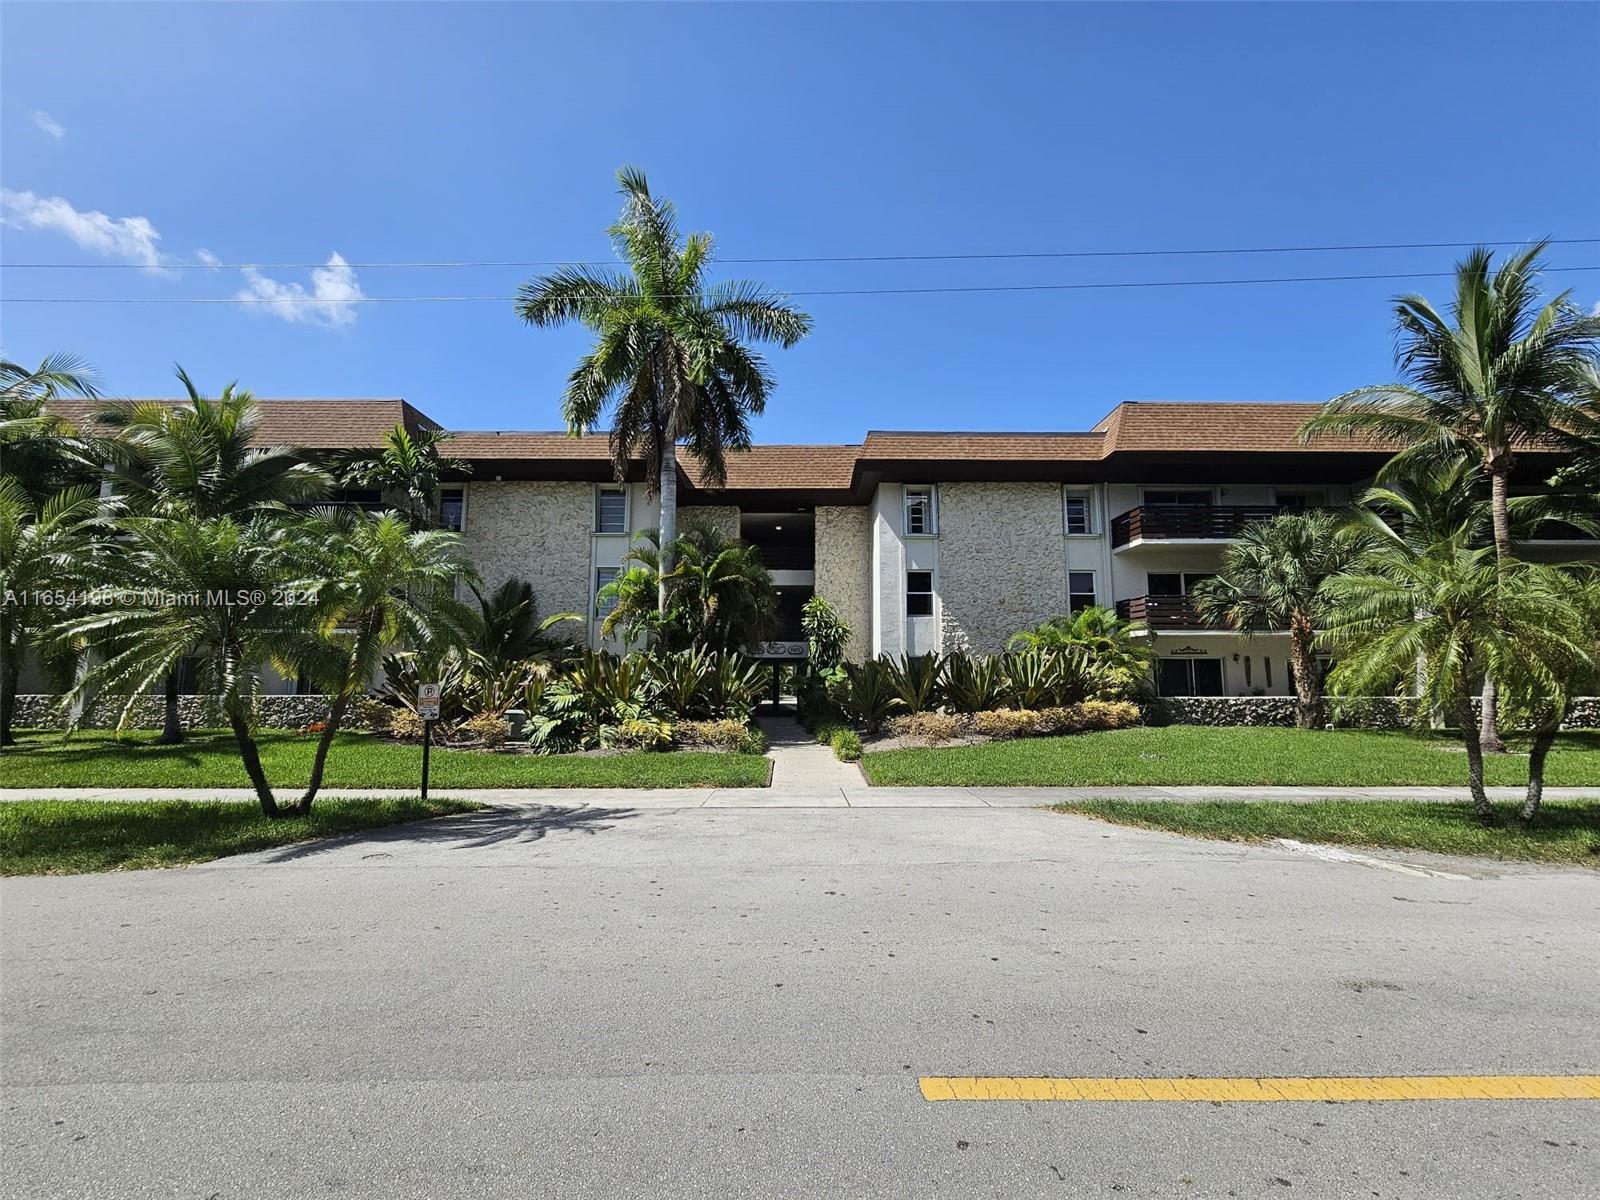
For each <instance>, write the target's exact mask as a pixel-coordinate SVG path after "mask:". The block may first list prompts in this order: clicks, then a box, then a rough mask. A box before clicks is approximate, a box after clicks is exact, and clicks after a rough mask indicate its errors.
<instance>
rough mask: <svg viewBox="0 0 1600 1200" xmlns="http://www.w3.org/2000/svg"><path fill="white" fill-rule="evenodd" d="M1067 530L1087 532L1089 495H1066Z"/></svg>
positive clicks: (1069, 531) (1070, 531)
mask: <svg viewBox="0 0 1600 1200" xmlns="http://www.w3.org/2000/svg"><path fill="white" fill-rule="evenodd" d="M1067 532H1068V533H1088V532H1090V530H1089V497H1088V496H1083V495H1073V494H1071V493H1069V494H1068V495H1067Z"/></svg>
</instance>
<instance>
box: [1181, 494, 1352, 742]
mask: <svg viewBox="0 0 1600 1200" xmlns="http://www.w3.org/2000/svg"><path fill="white" fill-rule="evenodd" d="M1368 545H1369V538H1368V536H1367V535H1366V533H1365V532H1364V531H1363V530H1361V529H1360V528H1358V527H1356V526H1353V525H1351V524H1350V522H1348V521H1346V520H1343V519H1341V518H1340V517H1339V516H1337V515H1335V514H1333V513H1330V512H1305V513H1285V514H1284V515H1282V516H1278V517H1273V518H1272V519H1271V520H1267V521H1257V522H1255V523H1254V524H1252V525H1249V526H1248V527H1246V528H1245V530H1244V531H1243V533H1241V534H1240V536H1239V538H1238V540H1237V541H1235V542H1234V543H1233V544H1231V545H1230V546H1229V547H1228V548H1227V549H1226V550H1225V551H1224V552H1223V555H1222V570H1221V571H1220V572H1219V573H1218V574H1216V575H1214V576H1212V577H1211V578H1209V579H1206V580H1203V581H1202V582H1201V583H1200V584H1199V585H1198V586H1197V587H1196V588H1195V589H1194V591H1193V593H1192V596H1193V599H1194V603H1195V606H1196V608H1197V609H1198V611H1199V613H1200V615H1201V617H1202V618H1204V619H1205V620H1208V621H1214V622H1218V623H1224V624H1227V625H1229V626H1231V627H1232V628H1234V629H1237V630H1240V631H1242V632H1244V633H1246V634H1249V633H1252V632H1255V631H1257V630H1279V629H1287V630H1288V631H1289V663H1290V666H1291V667H1292V669H1293V674H1294V688H1295V698H1296V701H1297V706H1296V713H1295V724H1296V725H1298V726H1299V727H1300V728H1301V729H1317V728H1320V727H1321V726H1322V725H1323V723H1324V721H1325V711H1324V705H1323V681H1322V674H1321V672H1320V670H1319V669H1318V667H1317V659H1316V637H1317V631H1318V630H1319V629H1320V628H1321V626H1322V624H1323V622H1324V620H1325V619H1326V618H1327V615H1328V611H1329V603H1328V599H1327V595H1326V588H1327V584H1328V581H1329V580H1330V579H1332V578H1333V577H1334V576H1336V575H1338V574H1339V573H1341V572H1343V571H1347V570H1350V569H1351V568H1352V567H1354V566H1355V565H1356V563H1357V562H1358V561H1359V560H1360V558H1361V556H1362V554H1363V553H1364V552H1365V551H1366V549H1367V546H1368Z"/></svg>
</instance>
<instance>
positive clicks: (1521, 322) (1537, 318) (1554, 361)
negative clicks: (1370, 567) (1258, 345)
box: [1301, 242, 1600, 750]
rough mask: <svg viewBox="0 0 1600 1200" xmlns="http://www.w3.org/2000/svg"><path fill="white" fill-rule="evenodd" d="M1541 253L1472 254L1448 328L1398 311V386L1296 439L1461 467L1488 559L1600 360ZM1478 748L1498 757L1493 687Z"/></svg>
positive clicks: (1323, 414)
mask: <svg viewBox="0 0 1600 1200" xmlns="http://www.w3.org/2000/svg"><path fill="white" fill-rule="evenodd" d="M1547 245H1548V242H1539V243H1538V244H1537V245H1535V246H1533V247H1531V248H1529V249H1527V250H1525V251H1523V252H1521V253H1519V254H1515V255H1513V256H1512V257H1510V258H1509V259H1507V260H1506V261H1505V262H1504V263H1503V264H1502V265H1501V266H1500V267H1499V269H1497V270H1494V271H1492V272H1491V269H1490V268H1491V266H1492V263H1493V257H1494V256H1493V254H1492V252H1491V251H1490V250H1488V249H1487V248H1485V247H1479V248H1477V249H1476V250H1473V251H1472V252H1471V253H1470V254H1469V255H1468V256H1467V257H1466V258H1465V259H1463V260H1462V261H1461V262H1460V263H1458V264H1457V265H1456V291H1455V298H1454V301H1453V302H1452V304H1451V306H1450V311H1449V315H1448V317H1447V316H1446V315H1444V314H1442V313H1440V312H1439V311H1438V310H1437V309H1436V308H1435V307H1434V306H1433V305H1432V304H1431V303H1429V302H1428V300H1426V299H1425V298H1424V297H1422V296H1417V295H1407V296H1400V297H1397V298H1396V299H1395V302H1394V304H1395V310H1394V314H1395V320H1394V324H1395V334H1396V338H1397V342H1398V350H1397V354H1396V357H1397V364H1398V366H1399V369H1400V380H1399V381H1398V382H1395V383H1388V384H1379V385H1377V386H1374V387H1364V388H1357V389H1356V390H1355V391H1352V392H1346V393H1345V394H1343V395H1341V396H1337V397H1335V398H1334V399H1333V400H1330V401H1329V402H1328V403H1327V404H1325V405H1324V406H1323V407H1322V410H1321V411H1320V412H1319V413H1318V414H1317V415H1316V416H1314V417H1313V418H1312V419H1311V420H1310V421H1308V422H1307V423H1306V425H1305V427H1304V428H1303V429H1302V430H1301V436H1302V438H1303V439H1305V440H1311V439H1313V438H1315V437H1316V436H1317V435H1318V434H1321V433H1361V434H1367V435H1369V436H1371V437H1372V438H1374V439H1375V440H1377V441H1379V442H1380V443H1382V444H1386V445H1389V446H1393V447H1396V448H1397V450H1398V452H1397V453H1396V454H1395V456H1394V458H1392V459H1391V460H1390V462H1389V465H1388V466H1387V467H1386V468H1385V469H1384V474H1385V475H1391V474H1394V473H1396V472H1400V471H1402V470H1407V469H1410V468H1411V467H1413V466H1416V465H1419V464H1427V465H1435V466H1436V465H1439V464H1443V463H1449V462H1452V461H1454V460H1456V459H1463V458H1464V459H1466V460H1468V461H1469V462H1471V463H1473V464H1474V465H1476V466H1477V467H1479V468H1480V469H1481V470H1482V471H1483V473H1484V474H1485V475H1486V476H1487V477H1488V479H1489V516H1490V528H1491V531H1492V533H1493V538H1494V547H1495V553H1496V556H1497V559H1498V561H1500V562H1501V563H1504V562H1506V561H1508V560H1509V559H1510V558H1511V556H1512V530H1511V515H1510V511H1509V500H1510V494H1511V475H1512V471H1513V470H1514V468H1515V467H1516V463H1517V454H1518V450H1519V449H1520V448H1521V447H1525V446H1527V445H1529V444H1537V443H1543V442H1547V441H1549V439H1550V437H1551V432H1552V430H1557V429H1569V428H1573V427H1574V426H1577V425H1580V424H1581V419H1582V416H1583V413H1582V411H1581V406H1580V398H1579V396H1578V394H1577V392H1578V388H1579V380H1580V379H1581V378H1582V376H1583V373H1584V372H1585V370H1586V369H1588V368H1590V367H1592V366H1593V364H1594V361H1595V356H1596V353H1597V351H1600V314H1590V313H1585V312H1584V311H1583V310H1582V309H1581V308H1579V307H1578V306H1577V305H1576V304H1574V303H1573V302H1572V299H1571V295H1572V294H1571V292H1562V293H1561V294H1560V295H1558V296H1556V297H1554V298H1552V299H1550V300H1547V301H1545V300H1542V298H1541V297H1540V295H1539V290H1538V283H1539V275H1540V269H1541V265H1540V262H1539V255H1540V254H1541V253H1542V252H1543V251H1544V249H1545V248H1546V246H1547ZM1483 699H1484V704H1483V715H1482V722H1481V726H1480V736H1481V738H1482V741H1483V744H1484V747H1485V749H1488V750H1503V749H1504V744H1503V743H1502V742H1501V740H1500V736H1499V733H1498V729H1497V724H1496V702H1495V692H1494V685H1493V682H1492V681H1491V682H1490V684H1489V685H1488V688H1487V690H1486V691H1485V693H1484V697H1483Z"/></svg>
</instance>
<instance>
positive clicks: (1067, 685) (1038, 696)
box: [1001, 646, 1102, 709]
mask: <svg viewBox="0 0 1600 1200" xmlns="http://www.w3.org/2000/svg"><path fill="white" fill-rule="evenodd" d="M1001 671H1002V673H1003V675H1004V680H1005V684H1004V696H1005V700H1006V702H1007V703H1008V704H1009V705H1010V706H1011V707H1013V708H1023V709H1038V708H1055V707H1060V706H1062V705H1067V704H1075V703H1077V702H1078V701H1079V700H1083V699H1085V698H1087V697H1089V696H1092V695H1095V694H1096V693H1097V692H1098V691H1099V690H1100V686H1101V682H1102V677H1101V669H1100V668H1099V667H1097V666H1096V665H1095V663H1094V661H1093V660H1092V659H1091V658H1090V656H1089V652H1088V651H1087V650H1085V649H1084V648H1083V647H1082V646H1068V647H1064V648H1063V649H1059V650H1017V651H1012V652H1010V653H1008V654H1006V655H1005V656H1004V657H1003V658H1002V659H1001Z"/></svg>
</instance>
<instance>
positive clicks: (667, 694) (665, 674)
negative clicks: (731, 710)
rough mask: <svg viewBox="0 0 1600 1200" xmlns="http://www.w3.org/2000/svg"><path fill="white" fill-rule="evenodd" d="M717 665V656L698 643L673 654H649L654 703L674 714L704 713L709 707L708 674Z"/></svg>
mask: <svg viewBox="0 0 1600 1200" xmlns="http://www.w3.org/2000/svg"><path fill="white" fill-rule="evenodd" d="M718 666H719V664H718V662H717V658H716V655H714V654H712V653H711V652H710V651H708V650H703V649H701V648H700V647H698V646H695V647H691V648H690V649H688V650H680V651H678V652H677V653H676V654H655V655H652V656H651V658H650V679H651V682H652V683H653V684H654V685H655V701H656V704H657V706H658V707H660V708H663V709H665V710H666V711H667V712H669V713H671V714H672V715H673V716H675V717H699V716H703V715H705V714H706V713H707V712H708V711H709V708H710V705H709V703H708V696H707V694H706V693H707V691H708V688H707V682H708V677H709V676H710V674H711V672H712V671H714V670H716V669H717V668H718Z"/></svg>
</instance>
